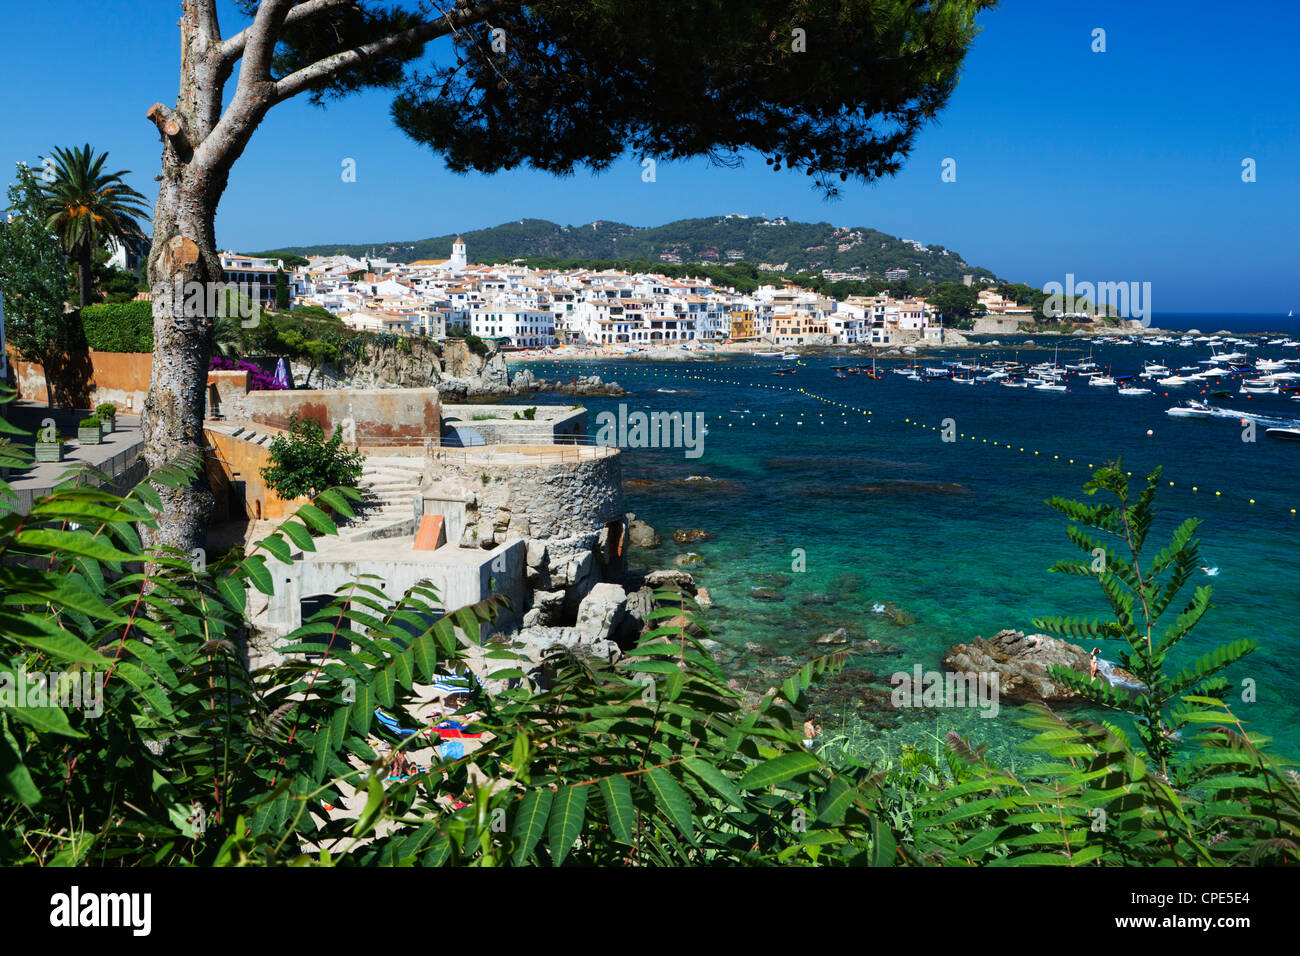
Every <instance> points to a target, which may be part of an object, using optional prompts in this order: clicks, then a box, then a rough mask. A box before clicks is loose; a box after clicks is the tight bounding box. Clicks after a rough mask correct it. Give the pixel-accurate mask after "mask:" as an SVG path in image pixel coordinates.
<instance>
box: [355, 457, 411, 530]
mask: <svg viewBox="0 0 1300 956" xmlns="http://www.w3.org/2000/svg"><path fill="white" fill-rule="evenodd" d="M423 473H424V462H423V461H421V460H420V459H417V458H405V457H395V456H379V455H371V456H368V457H367V458H366V463H365V470H364V471H363V472H362V474H361V482H360V484H359V488H360V490H361V491H362V492H363V493H364V494H365V498H364V499H363V500H362V501H361V502H360V503H359V504H358V506H357V517H356V519H354V520H353V521H351V522H349V523H348V525H347V526H346V527H344V528H340V529H339V533H340V536H341V537H342V538H344V539H345V540H352V541H363V540H369V539H372V538H396V537H402V536H404V535H413V534H415V509H414V505H413V500H414V498H415V496H416V495H417V494H418V493H419V491H420V479H421V477H422V475H423Z"/></svg>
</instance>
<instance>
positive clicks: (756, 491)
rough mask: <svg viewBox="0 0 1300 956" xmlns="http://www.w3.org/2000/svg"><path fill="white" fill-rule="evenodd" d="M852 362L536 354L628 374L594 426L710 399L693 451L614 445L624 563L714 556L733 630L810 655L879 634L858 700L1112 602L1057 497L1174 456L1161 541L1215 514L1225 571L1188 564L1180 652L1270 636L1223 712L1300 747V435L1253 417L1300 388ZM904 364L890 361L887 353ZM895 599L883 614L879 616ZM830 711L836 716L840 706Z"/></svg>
mask: <svg viewBox="0 0 1300 956" xmlns="http://www.w3.org/2000/svg"><path fill="white" fill-rule="evenodd" d="M1154 324H1156V325H1158V326H1160V327H1162V328H1171V329H1175V328H1177V329H1188V328H1196V329H1199V330H1201V331H1202V332H1205V333H1206V334H1210V333H1213V332H1216V331H1219V330H1228V331H1230V332H1233V333H1234V334H1238V335H1239V334H1243V333H1246V332H1253V331H1256V330H1260V329H1276V330H1281V331H1282V332H1286V331H1288V327H1289V326H1292V325H1293V323H1292V322H1289V321H1287V320H1285V319H1281V318H1277V319H1272V320H1264V319H1262V318H1260V317H1246V318H1241V317H1236V318H1234V317H1229V316H1160V317H1158V318H1157V321H1156V322H1155V323H1154ZM1292 331H1295V330H1294V329H1293V330H1292ZM1025 338H1026V337H1025V336H1018V337H1014V338H1012V337H1002V338H1001V340H1000V341H1001V343H1002V347H999V348H992V347H986V348H981V349H979V350H970V349H963V350H950V351H948V352H944V353H942V354H940V353H930V357H927V358H926V359H924V360H922V362H921V364H923V365H935V364H937V362H938V360H939V359H953V360H962V361H968V360H971V359H973V358H976V357H977V356H978V357H979V359H980V360H981V361H984V360H992V359H996V358H1011V357H1013V356H1015V355H1016V354H1017V353H1016V352H1015V348H1014V347H1015V346H1016V345H1017V344H1018V343H1020V342H1023V340H1024V339H1025ZM1034 340H1035V342H1036V344H1037V345H1039V346H1044V345H1045V346H1047V350H1046V351H1043V350H1042V349H1041V348H1040V349H1037V350H1032V351H1023V352H1020V353H1019V357H1020V358H1021V359H1022V360H1025V361H1027V362H1030V363H1033V362H1039V361H1050V360H1051V359H1052V357H1053V353H1052V348H1053V347H1054V346H1059V360H1060V362H1061V364H1065V363H1066V362H1070V361H1077V360H1078V358H1079V357H1080V356H1082V355H1085V354H1086V353H1087V352H1088V351H1089V350H1090V349H1091V350H1092V354H1093V359H1094V360H1095V361H1097V362H1098V363H1099V364H1101V365H1102V366H1103V367H1109V368H1110V369H1111V371H1112V372H1113V374H1117V375H1120V374H1129V373H1136V372H1138V371H1139V370H1140V369H1141V367H1142V363H1143V362H1144V361H1148V360H1155V361H1158V362H1160V363H1162V364H1164V365H1167V366H1169V367H1170V368H1176V367H1178V366H1191V365H1197V364H1198V362H1199V360H1201V359H1205V358H1208V357H1209V354H1210V351H1209V349H1208V347H1205V346H1201V345H1197V346H1194V347H1190V348H1179V347H1174V346H1169V347H1158V346H1150V345H1128V346H1095V347H1094V346H1090V345H1089V344H1087V343H1086V341H1085V342H1080V340H1079V339H1078V338H1075V337H1070V336H1037V337H1034ZM1244 351H1246V352H1247V353H1248V354H1249V356H1250V358H1251V360H1252V361H1253V360H1254V359H1256V358H1300V348H1283V347H1280V346H1271V347H1270V346H1267V345H1263V344H1261V345H1260V347H1259V348H1257V349H1249V350H1244ZM846 360H847V361H850V362H861V359H860V358H856V357H850V358H848V359H846ZM841 361H842V360H840V359H839V358H837V357H836V356H835V355H824V356H821V357H817V358H812V357H805V358H803V359H802V360H801V362H800V363H799V364H797V365H796V363H794V362H782V361H780V360H777V359H771V358H768V359H763V358H754V357H728V358H724V359H721V360H718V361H709V362H695V361H692V362H641V361H625V360H623V361H574V360H566V361H561V362H556V361H541V362H531V363H528V365H529V367H531V368H532V369H533V371H534V372H535V373H536V374H539V375H543V376H547V377H564V378H568V377H569V376H571V375H576V374H598V375H600V376H602V377H603V378H604V379H606V380H607V381H608V380H614V381H617V382H619V383H620V384H621V385H623V386H624V387H625V388H627V389H628V391H629V395H628V396H627V397H626V398H623V399H588V400H585V401H586V404H587V406H588V408H589V409H590V412H591V416H592V418H591V422H590V425H591V427H592V430H593V431H594V427H595V416H596V414H597V413H599V412H600V411H602V410H606V409H610V410H613V409H616V408H617V407H618V405H619V404H620V402H622V403H626V404H627V406H628V408H629V409H630V410H637V409H640V410H646V411H650V410H661V411H668V412H674V411H680V412H685V413H694V412H696V411H699V412H703V413H704V415H705V416H706V422H707V425H708V429H709V431H708V435H707V437H706V438H705V442H704V446H703V454H702V456H701V457H699V458H696V459H688V458H686V457H685V456H684V454H683V450H682V449H628V450H627V451H626V452H625V458H624V465H623V472H624V479H625V486H626V488H627V503H628V509H629V510H631V511H633V512H635V513H636V514H637V515H638V517H641V518H643V519H644V520H646V521H648V522H650V524H652V525H653V526H654V527H655V528H656V529H657V530H658V531H659V533H660V534H661V535H662V536H663V543H662V544H661V545H660V547H658V548H657V549H654V551H652V552H645V551H641V552H636V551H634V552H633V558H634V562H635V563H636V564H638V565H640V566H642V567H652V566H654V567H667V566H671V565H672V562H673V559H674V557H675V556H676V555H678V554H681V553H683V552H686V551H695V552H698V553H699V554H700V555H702V557H703V561H702V562H701V563H700V564H697V565H694V566H692V567H691V568H690V570H691V572H692V573H693V574H694V575H695V577H696V579H697V581H698V583H699V584H701V585H702V586H704V587H707V588H708V589H709V591H710V593H711V595H712V598H713V600H714V602H715V603H716V607H715V608H714V609H713V611H712V612H711V613H710V616H709V624H710V626H711V627H712V628H713V629H714V630H715V631H716V632H718V633H717V637H718V639H719V640H721V641H723V642H726V643H728V644H732V645H735V646H742V645H744V644H746V643H747V642H757V643H758V644H761V645H762V646H763V647H764V648H768V649H771V651H772V652H779V653H793V654H795V655H798V654H801V653H802V654H805V655H806V654H808V653H809V641H810V640H811V638H813V637H815V636H816V635H818V634H821V633H824V632H826V631H828V630H832V629H833V628H834V627H837V626H845V627H846V628H848V629H849V630H850V632H851V633H852V634H853V635H854V636H855V637H856V638H863V639H871V638H874V639H876V640H878V641H880V642H882V644H884V645H886V646H887V647H889V648H890V649H891V650H890V651H889V652H888V653H885V654H881V655H872V656H870V657H866V658H864V659H859V660H858V662H857V663H858V664H859V665H861V670H860V671H859V672H858V675H859V676H858V679H859V680H860V681H861V691H862V696H863V699H864V700H865V699H867V698H869V697H870V696H871V694H872V693H875V694H877V695H878V694H879V693H880V692H881V690H882V689H883V690H884V691H885V693H887V692H888V689H889V683H888V675H889V674H890V673H891V672H894V671H899V670H904V671H911V670H912V668H913V666H914V665H916V664H920V665H921V666H922V668H923V669H924V670H938V669H939V668H940V659H941V657H942V655H943V653H944V651H945V650H946V649H947V648H948V647H949V646H950V645H952V644H955V643H958V642H968V641H970V640H971V639H972V638H974V637H975V636H976V635H984V636H989V635H992V634H993V633H995V632H997V631H998V630H1000V629H1002V628H1008V627H1010V628H1016V629H1020V630H1024V631H1026V632H1027V633H1031V632H1034V631H1036V630H1038V629H1037V628H1034V626H1033V623H1032V621H1033V619H1034V618H1035V617H1039V616H1046V615H1068V616H1084V617H1091V616H1106V615H1107V613H1108V607H1107V605H1106V603H1105V601H1104V600H1103V598H1102V596H1101V592H1100V590H1099V588H1098V586H1097V584H1096V582H1095V581H1092V580H1090V579H1081V578H1072V577H1068V576H1065V575H1058V574H1050V573H1048V568H1049V566H1051V565H1052V564H1053V563H1054V562H1055V561H1057V560H1060V559H1063V558H1076V557H1078V556H1079V555H1080V553H1079V552H1078V551H1077V550H1076V549H1075V548H1074V546H1073V545H1072V544H1071V543H1070V541H1069V540H1068V539H1067V537H1066V534H1065V529H1066V526H1067V522H1066V521H1065V519H1064V517H1063V516H1062V515H1060V514H1059V513H1058V512H1056V511H1054V510H1052V509H1051V508H1049V507H1048V506H1047V504H1046V503H1045V502H1046V499H1047V498H1048V497H1050V496H1053V495H1063V496H1067V497H1081V496H1082V486H1083V484H1084V482H1086V481H1087V480H1088V478H1089V476H1090V475H1091V471H1092V468H1094V467H1096V466H1097V465H1099V464H1101V463H1102V462H1104V461H1106V460H1107V459H1113V458H1116V457H1122V460H1123V463H1124V467H1125V468H1126V469H1127V470H1131V471H1132V473H1133V476H1134V478H1133V480H1134V481H1135V482H1137V481H1138V480H1139V479H1140V478H1141V477H1142V476H1145V475H1147V474H1148V473H1149V472H1150V471H1151V470H1152V469H1154V468H1156V467H1157V466H1161V467H1163V469H1164V472H1163V475H1162V477H1161V482H1162V485H1163V487H1162V490H1161V492H1160V494H1159V496H1158V498H1157V507H1158V511H1159V522H1158V524H1157V526H1156V528H1155V529H1154V530H1153V532H1152V534H1151V539H1150V544H1149V546H1148V552H1149V554H1153V553H1154V552H1155V551H1156V550H1158V549H1159V547H1160V546H1161V544H1163V542H1164V541H1165V540H1167V538H1168V535H1169V533H1170V532H1171V531H1172V529H1173V528H1174V527H1175V526H1176V524H1177V523H1178V522H1180V521H1181V520H1182V519H1184V518H1186V517H1189V516H1196V517H1199V518H1201V519H1202V521H1203V524H1202V526H1201V529H1200V532H1199V537H1200V541H1201V549H1202V556H1203V564H1205V565H1206V566H1207V567H1211V568H1218V573H1217V574H1216V575H1214V576H1209V575H1204V574H1202V575H1198V577H1197V579H1196V580H1195V581H1194V582H1193V585H1210V586H1212V587H1213V589H1214V598H1213V600H1214V607H1213V609H1212V610H1211V611H1210V612H1209V614H1208V615H1207V616H1206V618H1205V619H1204V621H1203V622H1202V623H1201V624H1200V626H1199V627H1198V628H1197V629H1196V630H1195V631H1194V632H1193V634H1192V635H1191V636H1190V637H1189V638H1188V639H1187V640H1185V641H1184V642H1183V644H1182V645H1180V646H1179V648H1178V649H1177V650H1176V652H1175V655H1174V664H1175V665H1178V664H1181V663H1184V662H1186V661H1189V660H1191V659H1193V658H1194V657H1195V656H1197V655H1199V654H1201V653H1204V652H1205V651H1206V650H1207V649H1208V648H1210V647H1212V646H1215V645H1217V644H1220V643H1224V642H1227V641H1229V640H1233V639H1236V638H1241V637H1249V638H1253V639H1255V640H1256V641H1258V642H1259V645H1260V649H1259V650H1258V651H1257V652H1256V653H1255V654H1253V655H1251V656H1250V657H1248V658H1246V660H1244V661H1242V662H1241V663H1239V664H1237V665H1236V666H1235V667H1234V668H1233V669H1231V670H1230V671H1229V672H1228V674H1227V676H1228V677H1229V679H1230V680H1231V681H1232V683H1233V684H1234V685H1235V686H1237V687H1239V688H1240V687H1242V686H1243V685H1242V682H1243V681H1250V682H1253V686H1254V688H1255V691H1256V700H1255V701H1254V702H1243V701H1241V700H1238V699H1237V697H1239V696H1240V694H1239V693H1238V694H1237V696H1236V697H1234V698H1233V701H1234V710H1235V711H1236V713H1237V714H1238V715H1239V716H1241V717H1242V718H1244V719H1245V720H1246V721H1247V722H1248V726H1249V727H1250V728H1251V729H1252V730H1256V731H1260V732H1262V733H1265V734H1269V735H1271V736H1273V737H1274V738H1275V739H1276V746H1277V749H1278V750H1279V751H1281V752H1283V753H1286V754H1288V755H1290V756H1300V675H1298V674H1297V661H1296V654H1297V651H1300V588H1298V587H1297V585H1298V584H1300V554H1298V553H1297V547H1296V542H1297V540H1298V539H1300V514H1296V513H1295V511H1300V480H1298V479H1300V442H1287V441H1279V440H1276V439H1273V438H1270V437H1267V436H1266V435H1265V432H1264V429H1265V427H1267V426H1270V425H1275V424H1276V425H1294V426H1300V402H1295V401H1290V400H1289V399H1287V398H1285V397H1282V396H1271V395H1270V396H1243V395H1239V394H1237V388H1238V384H1239V380H1240V377H1238V378H1237V379H1234V380H1232V381H1231V382H1229V383H1227V384H1226V385H1223V386H1219V388H1227V389H1229V390H1230V391H1231V393H1232V394H1231V395H1230V396H1229V397H1220V398H1215V397H1212V396H1210V395H1208V391H1210V390H1207V393H1202V390H1201V388H1200V387H1199V386H1188V387H1182V388H1169V389H1167V390H1166V389H1164V388H1161V387H1159V386H1156V387H1155V391H1154V393H1153V394H1152V395H1147V396H1121V395H1118V394H1116V391H1115V389H1113V388H1095V387H1088V386H1087V385H1086V383H1085V382H1083V381H1081V380H1078V379H1074V378H1072V379H1071V380H1070V381H1069V391H1067V392H1064V393H1054V392H1040V391H1035V390H1032V389H1010V388H1003V387H1001V386H999V385H997V384H979V385H974V386H963V385H958V384H954V383H952V382H948V381H934V382H918V381H910V380H908V379H906V378H904V377H903V376H902V375H894V374H885V375H884V377H883V378H882V379H880V380H873V379H869V378H866V377H864V376H850V377H848V378H844V379H840V378H836V377H835V373H834V372H833V371H832V369H831V366H833V365H836V364H840V363H841ZM910 361H911V360H908V362H907V363H906V364H910ZM899 364H902V363H900V362H899V360H892V361H884V360H882V361H880V362H879V365H880V368H881V369H882V370H886V369H889V368H891V367H894V366H897V365H899ZM1248 377H1253V373H1250V374H1248ZM1211 390H1212V389H1211ZM1166 391H1167V392H1168V394H1167V395H1166V394H1165V393H1166ZM1189 398H1198V399H1205V400H1209V401H1210V402H1211V403H1212V404H1213V405H1215V406H1216V407H1218V408H1219V409H1220V412H1219V414H1218V415H1216V417H1214V418H1211V419H1207V420H1198V419H1186V418H1175V417H1172V416H1169V415H1167V414H1166V413H1165V411H1166V409H1168V408H1170V407H1171V406H1174V405H1177V404H1179V403H1180V402H1181V401H1182V400H1185V399H1189ZM551 400H553V401H555V402H557V403H558V402H562V401H563V399H562V398H561V397H560V396H556V395H538V396H537V397H536V398H535V399H529V402H530V403H531V402H535V401H551ZM868 411H869V412H870V413H871V414H866V412H868ZM1242 416H1251V417H1254V418H1256V419H1258V421H1259V424H1258V425H1257V428H1256V440H1255V441H1253V442H1250V441H1243V433H1244V428H1243V425H1242V422H1241V418H1242ZM945 419H952V421H953V425H954V427H955V430H956V432H957V434H958V435H959V436H960V437H959V438H958V440H957V441H955V442H951V443H946V442H943V441H942V440H941V431H940V428H941V426H942V423H943V421H944V420H945ZM923 426H924V427H923ZM1148 432H1150V434H1148ZM1021 449H1023V450H1021ZM692 476H695V477H696V478H699V477H704V478H708V479H713V480H710V481H701V480H688V479H690V478H691V477H692ZM1170 482H1173V487H1170V486H1169V483H1170ZM1252 499H1253V503H1252ZM1293 509H1295V511H1293ZM678 528H700V529H704V530H706V531H707V532H709V534H710V538H709V539H708V540H705V541H702V542H699V543H696V544H689V545H677V544H674V543H673V541H672V539H671V534H672V532H673V531H674V530H675V529H678ZM800 552H802V554H803V555H804V559H803V564H802V569H801V568H800V565H799V562H798V560H797V558H798V555H799V553H800ZM755 586H774V587H775V588H776V590H778V591H779V593H780V594H781V596H782V600H780V601H778V602H771V601H761V600H757V599H756V598H755V597H754V595H753V591H752V589H753V588H754V587H755ZM1190 591H1191V587H1190V586H1189V588H1188V596H1189V597H1190ZM882 604H883V605H887V606H888V607H889V609H890V611H891V613H890V614H881V613H879V607H880V605H882ZM895 608H897V609H901V611H902V612H904V613H903V615H902V616H900V615H897V614H894V613H892V612H893V611H894V609H895ZM822 650H824V648H823V649H822ZM1116 650H1117V648H1116V645H1114V644H1110V645H1107V646H1106V648H1104V651H1103V654H1104V656H1107V657H1110V658H1112V659H1114V658H1116V657H1117V656H1118V655H1117V653H1116ZM852 709H853V708H851V707H850V708H848V710H852ZM868 709H870V708H868ZM1016 711H1017V708H1015V707H1012V706H1004V707H1003V708H1002V711H1001V714H1000V715H999V716H998V717H997V718H995V719H991V720H990V719H983V718H981V717H979V716H978V712H977V711H975V710H970V709H965V710H945V711H939V712H936V711H934V710H928V711H926V710H918V711H898V712H893V711H891V712H889V713H888V714H882V715H879V720H878V721H877V722H876V725H875V726H874V728H873V733H874V735H875V739H877V740H878V741H879V743H880V746H881V748H882V749H884V750H888V749H889V748H890V747H892V746H893V745H894V744H895V743H898V742H909V743H918V744H921V745H922V746H926V744H927V741H931V742H932V741H933V739H934V736H935V735H939V736H942V735H943V734H944V733H946V732H947V731H948V730H951V729H956V730H958V731H959V732H961V733H964V734H969V735H970V736H971V737H972V738H974V739H975V740H976V741H977V742H981V741H982V742H985V743H988V744H989V745H990V746H991V748H992V749H993V751H994V752H995V753H998V752H999V751H1003V752H1004V753H1005V752H1009V751H1010V747H1011V745H1012V744H1014V743H1015V742H1016V741H1017V740H1021V739H1024V738H1025V737H1026V736H1027V733H1026V732H1025V731H1023V730H1022V729H1020V728H1019V727H1018V726H1017V724H1016V721H1015V717H1016ZM821 716H822V718H823V720H824V721H825V723H826V724H827V725H828V726H829V725H831V724H833V723H834V721H835V719H836V716H837V715H836V714H834V713H826V714H823V715H821ZM1021 759H1023V757H1022V758H1021Z"/></svg>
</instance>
